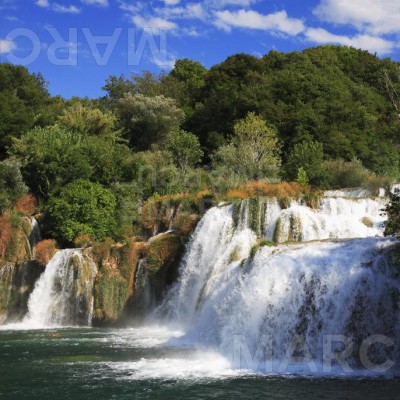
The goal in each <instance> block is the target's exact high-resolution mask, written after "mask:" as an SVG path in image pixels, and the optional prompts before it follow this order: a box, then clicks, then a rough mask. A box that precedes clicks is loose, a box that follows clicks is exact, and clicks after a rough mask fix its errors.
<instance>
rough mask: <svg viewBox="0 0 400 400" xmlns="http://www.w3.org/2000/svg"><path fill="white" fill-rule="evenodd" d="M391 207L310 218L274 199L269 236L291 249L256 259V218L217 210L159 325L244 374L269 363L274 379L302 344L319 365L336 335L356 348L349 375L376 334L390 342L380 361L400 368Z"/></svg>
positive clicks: (342, 204)
mask: <svg viewBox="0 0 400 400" xmlns="http://www.w3.org/2000/svg"><path fill="white" fill-rule="evenodd" d="M243 204H246V203H243ZM384 204H385V202H384V200H383V199H364V198H361V199H359V198H357V199H344V198H332V197H330V198H324V199H322V201H321V202H320V205H319V207H318V208H317V209H316V210H312V209H310V208H308V207H306V206H305V205H304V204H301V203H299V202H292V203H291V204H290V205H289V207H288V208H285V209H283V208H281V207H280V205H279V202H278V201H277V200H268V202H267V205H266V210H265V212H266V216H265V223H264V228H263V237H264V238H266V239H272V237H274V238H277V237H279V238H281V239H282V240H281V241H282V242H285V241H287V240H285V239H288V237H289V236H290V237H291V243H289V244H279V245H268V243H265V244H266V245H264V246H262V247H260V248H259V249H258V250H257V248H255V250H253V251H251V249H252V248H253V249H254V246H255V245H256V244H257V242H258V239H257V236H256V235H255V233H254V232H253V231H252V230H251V229H250V227H249V226H250V224H251V222H250V221H249V216H248V215H249V213H248V212H247V211H243V210H241V211H240V212H239V219H240V220H239V221H235V216H234V208H233V206H232V205H228V206H222V207H215V208H212V209H211V210H209V211H208V212H207V214H206V215H205V216H204V218H203V219H202V221H201V222H200V224H199V225H198V227H197V229H196V231H195V233H194V234H193V237H192V239H191V242H190V243H189V245H188V249H187V252H186V255H185V257H184V260H183V262H182V264H181V268H180V278H179V280H178V282H177V283H176V284H175V285H174V286H173V287H172V288H171V290H170V291H169V293H168V294H167V296H166V298H165V301H164V303H163V304H162V305H161V306H160V307H159V308H158V309H157V310H156V313H155V318H156V319H164V321H166V323H169V324H172V325H175V326H180V327H183V329H184V331H185V335H183V336H182V337H181V338H180V339H179V343H180V344H185V345H193V346H203V347H205V348H212V349H217V350H218V352H219V354H222V355H223V356H225V357H226V358H227V359H229V360H231V365H232V366H233V367H235V368H239V369H241V368H244V367H245V368H246V367H248V368H250V369H254V370H259V369H260V368H261V370H262V369H263V368H265V365H266V363H267V364H268V365H270V364H271V366H270V367H271V369H272V370H273V371H269V372H277V371H278V372H279V371H280V368H281V365H282V360H283V359H285V357H286V356H287V352H288V350H290V348H291V346H292V345H293V340H295V339H296V338H301V343H302V344H304V349H306V350H307V354H308V357H309V358H311V359H312V360H313V361H314V362H315V364H316V365H322V363H323V361H324V350H325V348H324V343H325V342H324V341H326V338H327V337H331V336H335V337H341V338H342V337H346V340H348V341H349V342H351V343H352V345H353V347H354V351H352V352H350V353H349V355H348V360H347V363H348V364H349V368H354V369H355V368H359V367H360V362H362V360H360V355H359V353H357V346H360V345H361V344H363V343H364V341H366V340H367V339H368V338H369V337H371V336H374V335H375V336H376V335H381V336H385V337H388V338H390V340H391V341H392V342H393V346H390V349H389V350H388V346H377V348H376V349H375V348H374V351H373V355H372V356H371V357H372V358H373V359H374V362H375V363H376V364H379V362H380V360H383V359H386V358H388V357H389V356H390V358H393V359H395V360H399V346H398V343H399V340H398V339H399V338H400V337H399V332H400V329H399V328H400V325H399V324H400V313H399V308H400V282H399V279H398V274H397V272H396V269H395V268H394V264H395V263H396V262H397V261H396V258H395V257H392V253H391V250H392V249H393V248H394V247H395V246H396V245H397V240H396V239H394V238H389V239H386V238H383V237H382V234H383V226H384V225H383V223H384V220H385V216H384V215H382V214H383V213H382V211H381V210H382V208H383V206H384ZM246 207H247V206H246ZM272 231H275V232H274V233H273V234H272ZM277 231H279V232H280V233H279V235H277V233H276V232H277ZM290 232H292V233H290ZM294 233H295V235H294ZM296 235H297V236H296ZM296 239H297V240H299V239H303V240H306V241H311V242H309V243H297V244H296V243H293V242H295V241H296ZM327 239H329V240H327ZM379 337H380V336H379ZM299 340H300V339H299ZM262 341H266V347H267V349H264V351H266V352H267V353H266V354H264V355H263V356H260V357H261V359H257V360H256V361H255V360H254V359H253V358H252V357H249V356H247V359H245V360H244V361H245V362H244V361H243V357H239V358H238V357H237V354H238V348H237V346H239V345H240V346H242V347H244V348H240V351H239V353H240V352H244V353H246V352H247V353H248V354H256V353H257V351H258V349H259V345H260V342H262ZM238 343H239V344H238ZM337 347H338V348H340V345H337ZM245 358H246V357H245ZM243 363H244V364H243ZM248 364H250V365H248ZM260 365H261V367H260ZM311 372H313V371H311Z"/></svg>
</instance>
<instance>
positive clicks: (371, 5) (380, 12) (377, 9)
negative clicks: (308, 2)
mask: <svg viewBox="0 0 400 400" xmlns="http://www.w3.org/2000/svg"><path fill="white" fill-rule="evenodd" d="M314 13H315V15H316V16H317V17H319V18H320V19H321V20H323V21H326V22H331V23H334V24H345V25H351V26H353V27H354V28H356V29H357V30H359V31H366V32H369V33H371V34H374V35H380V34H388V33H400V24H399V21H400V1H399V0H322V1H321V3H320V4H319V5H318V6H317V7H316V9H315V10H314Z"/></svg>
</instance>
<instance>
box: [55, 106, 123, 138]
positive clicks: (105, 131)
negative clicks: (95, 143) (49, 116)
mask: <svg viewBox="0 0 400 400" xmlns="http://www.w3.org/2000/svg"><path fill="white" fill-rule="evenodd" d="M58 123H59V124H60V125H61V126H63V127H64V128H65V129H67V130H70V131H73V132H77V133H79V134H81V135H83V136H100V137H103V138H111V139H115V138H116V137H118V132H117V130H116V128H115V125H116V118H115V116H113V115H112V114H111V113H110V112H102V111H100V110H99V109H96V108H93V107H88V106H84V105H83V104H82V103H78V104H75V105H73V106H70V107H68V108H67V109H66V110H64V112H63V113H62V114H61V115H60V116H59V118H58Z"/></svg>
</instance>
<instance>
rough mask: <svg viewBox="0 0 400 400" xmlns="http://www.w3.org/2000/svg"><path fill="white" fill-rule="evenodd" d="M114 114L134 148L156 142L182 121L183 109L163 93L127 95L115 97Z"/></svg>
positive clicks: (139, 148) (148, 145)
mask: <svg viewBox="0 0 400 400" xmlns="http://www.w3.org/2000/svg"><path fill="white" fill-rule="evenodd" d="M117 113H118V116H119V119H120V121H121V127H122V130H123V133H124V136H125V138H126V139H127V140H129V143H130V146H131V147H132V148H134V149H137V150H147V149H149V148H150V146H151V144H154V143H160V142H161V141H162V140H164V139H165V138H166V136H167V134H168V133H169V132H171V131H172V130H174V129H177V128H178V127H179V125H180V124H181V122H182V121H183V112H182V110H181V109H179V108H178V107H177V105H176V102H175V100H173V99H169V98H166V97H164V96H155V97H146V96H142V95H132V94H127V95H125V96H124V97H123V98H122V99H120V100H119V102H118V105H117Z"/></svg>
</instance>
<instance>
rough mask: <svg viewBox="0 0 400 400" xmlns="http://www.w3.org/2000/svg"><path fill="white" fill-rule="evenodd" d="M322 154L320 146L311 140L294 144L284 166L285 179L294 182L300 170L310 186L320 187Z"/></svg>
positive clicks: (321, 180)
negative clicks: (305, 175) (303, 172)
mask: <svg viewBox="0 0 400 400" xmlns="http://www.w3.org/2000/svg"><path fill="white" fill-rule="evenodd" d="M323 161H324V152H323V148H322V144H321V143H318V142H314V141H312V140H306V141H304V142H302V143H299V144H296V145H295V146H294V147H293V150H292V151H291V153H290V154H289V157H288V161H287V163H286V165H285V170H286V174H287V177H288V178H289V179H290V180H295V179H296V177H297V174H298V171H299V169H300V168H302V169H303V170H304V171H305V173H306V174H307V177H308V179H309V182H310V183H311V184H312V185H316V186H318V185H320V184H321V183H322V182H323V179H324V176H325V174H324V169H323Z"/></svg>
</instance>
